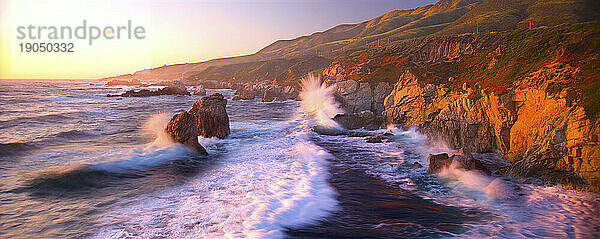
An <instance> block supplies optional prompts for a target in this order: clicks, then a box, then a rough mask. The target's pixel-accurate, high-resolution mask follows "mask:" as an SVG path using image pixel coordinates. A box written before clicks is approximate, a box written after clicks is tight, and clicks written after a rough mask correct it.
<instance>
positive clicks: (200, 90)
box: [194, 85, 206, 96]
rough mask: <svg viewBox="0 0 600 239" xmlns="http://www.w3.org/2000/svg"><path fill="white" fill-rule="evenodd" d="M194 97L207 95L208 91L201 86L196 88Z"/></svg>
mask: <svg viewBox="0 0 600 239" xmlns="http://www.w3.org/2000/svg"><path fill="white" fill-rule="evenodd" d="M194 95H201V96H202V95H206V90H205V89H204V87H202V86H201V85H199V86H196V88H194Z"/></svg>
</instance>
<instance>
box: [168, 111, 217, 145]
mask: <svg viewBox="0 0 600 239" xmlns="http://www.w3.org/2000/svg"><path fill="white" fill-rule="evenodd" d="M196 125H197V121H196V116H195V115H192V114H190V113H188V112H181V113H179V114H176V115H174V116H173V118H171V121H170V122H169V124H167V128H166V131H167V134H169V136H171V138H172V139H173V140H175V142H177V143H181V144H183V145H186V146H188V147H189V148H191V149H194V150H196V151H197V152H198V153H200V154H204V155H206V154H207V153H206V149H204V147H202V145H200V143H198V129H197V128H196Z"/></svg>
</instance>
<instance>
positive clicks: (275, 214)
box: [0, 81, 600, 238]
mask: <svg viewBox="0 0 600 239" xmlns="http://www.w3.org/2000/svg"><path fill="white" fill-rule="evenodd" d="M133 88H136V87H127V86H105V85H104V84H103V83H101V82H92V83H90V82H78V81H44V82H32V81H29V82H18V81H5V82H0V179H1V180H0V237H1V238H448V237H464V238H598V237H600V226H599V225H600V196H599V195H598V194H593V193H586V192H577V191H572V190H567V189H564V188H563V187H561V186H548V185H546V186H545V185H543V184H542V183H540V182H537V181H536V180H531V179H526V180H523V179H513V178H508V177H502V176H492V177H487V176H482V175H478V174H475V173H472V172H464V171H461V170H458V169H453V170H448V171H445V172H443V173H442V174H440V175H430V174H428V173H427V165H428V163H427V156H428V155H429V154H433V153H441V152H448V153H452V152H453V151H452V150H451V149H448V147H445V146H444V144H443V143H441V142H430V141H429V140H427V138H426V137H425V136H424V135H422V134H420V133H419V132H418V130H416V129H398V128H394V127H389V128H387V129H380V130H378V131H377V132H390V133H392V134H394V136H393V137H392V139H393V140H391V141H388V142H384V143H367V142H365V140H364V139H363V138H361V137H349V136H326V135H319V134H317V133H315V132H312V131H311V130H310V128H311V127H312V126H314V125H315V124H319V123H322V119H321V118H320V117H322V116H321V115H319V114H315V112H310V111H311V110H306V109H307V108H310V107H306V102H305V104H303V103H302V102H299V101H292V100H289V101H284V102H269V103H264V102H260V100H259V99H256V100H237V101H233V100H231V98H232V97H233V94H234V91H233V90H229V89H209V90H208V94H211V93H217V92H218V93H221V94H223V95H225V96H226V98H228V103H227V112H228V114H229V117H230V127H231V135H229V136H228V137H227V138H225V139H215V138H208V139H207V138H199V141H200V143H201V144H202V145H203V146H204V147H205V148H206V149H207V151H208V153H209V155H208V156H198V155H195V154H194V153H192V152H189V151H188V150H187V149H186V148H184V147H182V146H181V145H178V144H174V143H172V142H171V141H170V140H169V139H168V136H166V134H165V132H164V127H165V126H166V124H167V122H168V121H169V119H170V117H171V116H172V115H173V114H175V113H177V112H181V111H184V110H188V109H189V108H190V107H191V106H192V104H193V103H194V102H195V101H196V100H198V99H199V98H200V96H172V95H170V96H154V97H144V98H120V97H106V95H107V94H116V93H120V92H124V91H126V90H129V89H133ZM189 90H190V91H192V89H189ZM325 94H327V93H325ZM308 95H312V94H308ZM319 95H320V94H314V95H313V96H310V97H326V96H319ZM321 103H322V104H327V101H321V100H318V99H313V101H312V103H311V104H313V106H314V104H321ZM331 107H335V106H334V105H326V106H323V107H316V108H314V109H313V111H314V110H316V111H320V110H330V108H331ZM414 162H419V163H420V164H422V165H423V166H424V167H422V168H412V167H411V165H412V164H413V163H414Z"/></svg>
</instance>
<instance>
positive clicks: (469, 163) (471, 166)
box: [450, 148, 491, 176]
mask: <svg viewBox="0 0 600 239" xmlns="http://www.w3.org/2000/svg"><path fill="white" fill-rule="evenodd" d="M450 159H451V161H452V164H454V165H455V167H456V168H458V169H463V170H466V171H471V170H475V171H479V172H481V173H483V174H485V175H487V176H490V175H491V172H490V170H488V169H487V168H486V167H485V166H484V165H483V163H481V162H480V161H479V160H477V159H475V158H473V155H472V154H471V151H469V150H468V149H466V148H461V149H459V150H458V151H456V152H455V153H454V154H453V155H452V157H450Z"/></svg>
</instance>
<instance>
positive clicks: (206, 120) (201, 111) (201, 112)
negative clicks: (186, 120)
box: [189, 93, 230, 139]
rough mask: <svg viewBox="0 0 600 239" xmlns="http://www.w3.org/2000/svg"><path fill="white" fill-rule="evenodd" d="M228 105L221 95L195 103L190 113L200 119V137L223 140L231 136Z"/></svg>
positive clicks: (203, 98) (206, 97) (198, 126)
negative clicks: (226, 107)
mask: <svg viewBox="0 0 600 239" xmlns="http://www.w3.org/2000/svg"><path fill="white" fill-rule="evenodd" d="M226 105H227V100H226V99H225V97H223V95H221V94H219V93H215V94H212V95H209V96H205V97H202V99H200V100H198V101H196V103H194V105H193V106H192V109H190V111H189V112H190V113H191V114H193V115H195V116H196V117H197V119H198V124H197V128H198V135H199V136H202V137H205V138H211V137H217V138H221V139H222V138H225V137H226V136H227V135H229V133H230V129H229V116H228V115H227V110H226V109H225V106H226Z"/></svg>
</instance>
